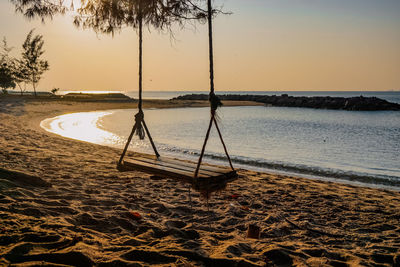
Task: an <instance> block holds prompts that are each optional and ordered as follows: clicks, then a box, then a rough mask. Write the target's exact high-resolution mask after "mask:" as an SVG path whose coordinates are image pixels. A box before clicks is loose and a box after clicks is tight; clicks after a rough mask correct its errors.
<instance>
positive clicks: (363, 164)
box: [41, 92, 400, 190]
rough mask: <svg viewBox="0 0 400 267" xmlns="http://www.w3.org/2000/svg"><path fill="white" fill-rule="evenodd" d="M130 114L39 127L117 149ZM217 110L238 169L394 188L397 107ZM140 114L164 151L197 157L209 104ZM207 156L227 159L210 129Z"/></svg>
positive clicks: (135, 146)
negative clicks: (369, 108)
mask: <svg viewBox="0 0 400 267" xmlns="http://www.w3.org/2000/svg"><path fill="white" fill-rule="evenodd" d="M173 93H175V92H170V93H169V96H170V95H172V94H173ZM268 93H269V92H268ZM396 93H397V92H395V93H392V94H390V93H389V92H387V94H386V97H387V99H391V100H390V101H393V102H396V101H394V99H396V97H397V99H400V98H399V95H398V93H397V94H396ZM276 94H277V93H276ZM342 94H343V93H342V92H340V95H342ZM349 94H350V93H349ZM331 95H332V94H331ZM358 95H359V94H358ZM363 95H364V96H367V95H366V94H364V93H363ZM156 96H157V95H156ZM169 96H168V98H170V97H169ZM373 96H376V95H373ZM155 98H157V97H155ZM158 98H160V97H158ZM398 102H400V101H398ZM135 113H136V110H110V111H102V112H86V113H77V114H67V115H62V116H58V117H56V118H49V119H47V120H45V121H43V122H42V123H41V126H42V127H43V128H45V129H46V130H48V131H50V132H54V133H57V134H60V135H63V136H66V137H70V138H75V139H80V140H84V141H88V142H93V143H98V144H103V145H109V146H113V147H119V148H122V147H123V146H124V144H125V141H126V139H127V136H128V135H129V133H130V130H131V128H132V125H133V122H134V114H135ZM218 115H219V121H220V128H221V131H222V133H223V136H224V139H225V142H226V144H227V146H228V150H229V153H230V155H231V157H232V160H233V162H234V165H235V166H237V167H240V168H247V169H253V170H257V171H273V172H279V173H281V172H282V173H289V174H296V175H300V176H304V177H309V178H313V179H327V180H335V181H341V182H346V183H361V184H364V185H370V186H374V187H382V188H391V189H395V190H400V112H394V111H378V112H376V111H375V112H360V111H341V110H317V109H307V108H286V107H264V106H254V107H222V108H221V109H220V110H219V111H218ZM145 119H146V123H147V124H148V126H149V128H150V131H151V133H152V137H153V139H154V140H155V141H156V145H157V147H158V149H159V151H160V153H161V154H162V155H169V156H176V157H185V158H187V159H192V160H196V159H197V157H198V155H199V153H200V149H201V146H202V142H203V140H204V136H205V133H206V130H207V126H208V122H209V108H174V109H163V110H157V109H149V110H146V111H145ZM129 149H132V150H137V151H141V152H149V153H151V151H152V150H151V146H150V144H149V142H148V140H147V139H145V140H143V141H142V140H139V139H138V138H136V137H135V138H134V139H133V142H132V144H131V146H130V148H129ZM206 161H208V162H211V163H218V164H227V162H226V159H225V157H224V153H223V148H222V145H221V144H220V142H219V139H218V135H217V132H216V130H215V129H213V131H212V132H211V138H210V141H209V143H208V145H207V149H206Z"/></svg>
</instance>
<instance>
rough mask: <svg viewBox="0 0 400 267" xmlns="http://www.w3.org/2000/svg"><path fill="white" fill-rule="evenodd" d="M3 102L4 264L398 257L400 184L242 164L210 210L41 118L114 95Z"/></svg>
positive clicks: (391, 261)
mask: <svg viewBox="0 0 400 267" xmlns="http://www.w3.org/2000/svg"><path fill="white" fill-rule="evenodd" d="M0 104H1V108H0V131H1V132H2V135H1V136H0V170H1V169H2V170H14V171H13V172H10V173H11V174H9V175H8V176H7V175H5V174H3V172H0V216H1V220H2V227H3V228H2V229H1V231H0V240H1V244H0V255H2V257H3V259H2V260H0V263H1V264H3V263H4V264H8V263H18V262H19V263H23V262H25V263H26V262H31V263H32V262H35V261H36V262H37V261H41V262H45V263H53V264H54V263H56V264H61V263H69V264H71V265H73V263H74V262H73V259H75V260H77V259H79V260H80V262H86V263H87V264H86V265H88V266H90V265H91V264H118V265H123V264H125V265H127V264H134V263H140V264H143V265H150V264H165V265H168V264H178V265H179V264H192V265H201V264H203V265H212V264H214V265H221V264H225V265H235V264H242V265H246V266H263V265H265V264H275V265H282V264H283V265H285V264H286V265H292V264H297V265H332V266H337V265H339V264H342V265H344V264H348V265H376V264H382V265H384V266H392V265H396V264H399V262H400V256H399V255H400V238H399V235H400V227H399V224H398V222H399V218H400V193H399V192H395V191H388V190H383V189H371V188H366V187H358V186H352V185H345V184H338V183H332V182H324V181H315V180H309V179H306V178H300V177H295V176H287V175H278V174H270V173H263V172H256V171H248V170H239V175H240V179H238V180H236V181H234V182H232V183H230V184H229V185H228V187H227V188H226V189H225V190H224V191H221V192H219V193H217V194H215V195H213V196H212V197H211V199H210V200H209V202H210V212H208V211H207V207H206V204H205V201H204V200H202V199H201V197H200V195H199V194H198V193H197V192H192V201H193V203H192V204H193V207H192V210H191V209H190V205H189V198H188V194H187V192H188V191H187V186H185V185H183V184H181V183H179V182H176V181H174V180H170V179H161V180H160V179H159V178H158V177H153V176H150V175H148V174H144V173H140V172H130V173H120V172H118V171H117V170H115V162H116V160H117V157H118V154H119V152H120V150H119V149H113V148H110V147H105V146H101V145H95V144H90V143H86V142H82V141H76V140H72V139H67V138H63V137H60V136H57V135H55V134H50V133H47V132H45V131H44V130H42V129H40V126H39V123H37V122H38V121H41V119H42V118H43V117H45V118H48V117H51V116H52V114H60V113H71V112H79V111H89V110H90V111H93V110H105V109H112V108H110V106H113V105H118V103H117V104H116V103H111V104H104V103H100V104H99V103H81V102H80V103H48V102H42V103H40V102H36V103H35V102H32V103H31V102H29V101H28V102H24V103H21V102H18V101H17V102H12V101H11V102H10V101H8V102H7V101H4V100H1V99H0ZM186 104H188V103H186ZM186 104H185V105H186ZM197 104H198V103H197ZM163 105H164V104H163ZM188 105H191V104H188ZM93 108H95V109H93ZM21 173H23V174H24V175H29V177H31V179H32V181H33V180H35V179H37V180H39V179H41V180H43V181H44V182H45V183H43V184H42V185H40V186H39V184H40V183H36V184H34V183H32V182H31V181H29V179H28V180H26V179H27V178H26V177H25V176H24V175H22V174H21ZM24 177H25V178H24ZM131 211H135V212H138V213H139V214H140V215H141V217H142V218H141V219H140V220H136V219H134V218H132V217H130V215H129V214H130V212H131ZM250 224H255V225H258V226H259V227H260V228H261V234H260V238H259V239H249V238H246V237H245V236H246V230H247V227H248V225H250ZM18 248H19V249H18Z"/></svg>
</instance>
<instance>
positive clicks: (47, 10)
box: [10, 0, 67, 21]
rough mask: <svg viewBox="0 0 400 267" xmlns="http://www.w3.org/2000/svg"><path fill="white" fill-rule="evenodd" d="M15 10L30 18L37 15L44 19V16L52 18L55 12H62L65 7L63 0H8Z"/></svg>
mask: <svg viewBox="0 0 400 267" xmlns="http://www.w3.org/2000/svg"><path fill="white" fill-rule="evenodd" d="M10 2H11V3H13V4H14V6H15V10H16V11H17V12H20V13H22V14H23V15H24V16H25V17H27V18H29V19H32V18H35V17H39V18H41V19H42V21H44V19H45V18H46V17H49V18H52V17H53V16H54V15H55V14H58V13H61V14H64V13H65V11H66V10H67V7H66V6H65V5H64V1H63V0H10Z"/></svg>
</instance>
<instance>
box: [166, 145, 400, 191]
mask: <svg viewBox="0 0 400 267" xmlns="http://www.w3.org/2000/svg"><path fill="white" fill-rule="evenodd" d="M160 148H161V150H163V151H166V152H170V153H171V155H175V156H176V155H179V154H181V155H186V156H188V159H191V160H194V159H195V158H196V157H198V156H200V151H198V150H192V149H182V148H178V147H172V146H168V145H165V144H162V145H161V146H160ZM204 157H205V158H207V159H210V160H211V161H210V162H211V163H213V161H217V162H218V163H221V162H226V161H227V158H226V156H225V155H224V154H219V153H207V152H206V153H205V154H204ZM230 158H231V160H232V162H233V163H234V165H238V166H240V167H242V168H248V169H252V170H258V171H263V170H264V171H265V170H266V169H268V170H276V171H282V172H284V173H291V174H300V175H306V176H308V175H310V176H312V177H320V178H333V179H335V180H343V181H350V182H357V183H362V184H373V185H383V186H390V187H398V188H399V189H400V181H399V180H398V177H392V176H387V175H380V176H371V175H367V174H362V173H356V172H345V171H341V170H335V169H327V168H325V169H324V168H319V167H311V166H305V165H292V164H290V163H285V162H272V161H271V162H269V161H266V160H263V159H254V158H249V157H243V156H235V155H233V156H232V155H231V156H230ZM214 163H215V162H214Z"/></svg>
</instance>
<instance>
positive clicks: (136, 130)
mask: <svg viewBox="0 0 400 267" xmlns="http://www.w3.org/2000/svg"><path fill="white" fill-rule="evenodd" d="M140 3H141V2H140ZM140 3H139V18H138V19H139V102H138V110H139V111H138V113H136V115H135V124H134V125H133V128H132V131H131V133H130V135H129V137H128V141H127V142H126V144H125V148H124V150H123V152H122V154H121V157H120V159H119V161H118V168H119V169H121V168H122V160H123V159H124V157H125V154H126V151H127V150H128V147H129V144H130V143H131V141H132V137H133V135H134V134H136V135H137V136H139V139H140V140H143V139H144V138H145V136H146V133H147V136H148V137H149V140H150V143H151V146H152V147H153V150H154V153H155V155H156V157H157V158H158V157H160V154H159V153H158V151H157V148H156V146H155V144H154V142H153V138H151V135H150V131H149V129H148V128H147V125H146V123H145V121H144V113H143V109H142V108H143V97H142V92H143V17H142V11H141V5H140Z"/></svg>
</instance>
